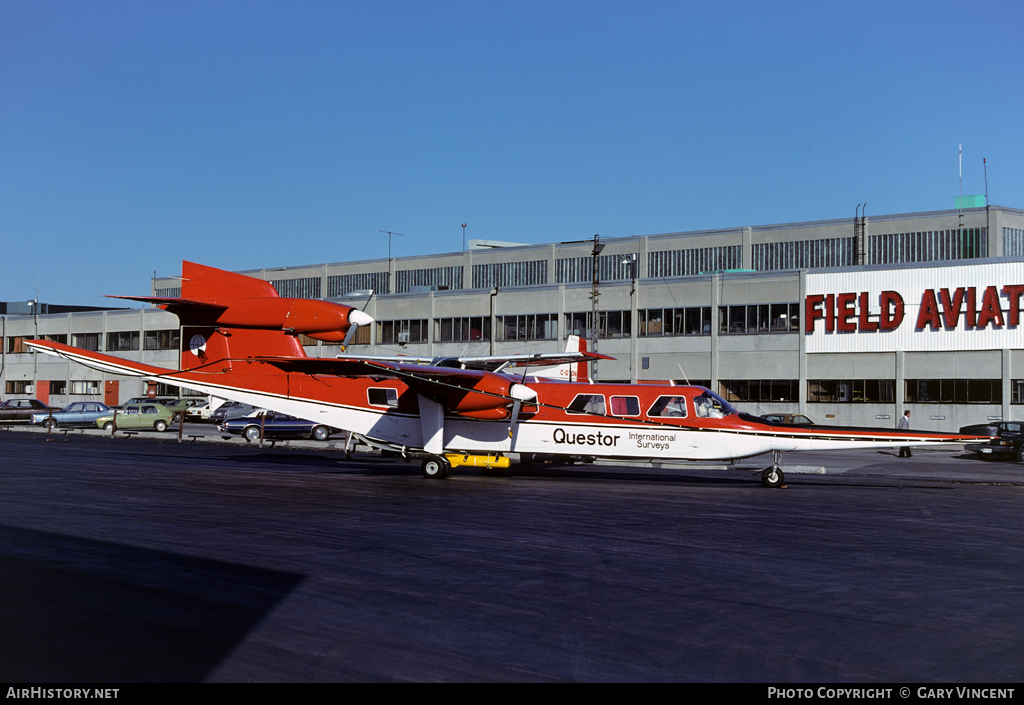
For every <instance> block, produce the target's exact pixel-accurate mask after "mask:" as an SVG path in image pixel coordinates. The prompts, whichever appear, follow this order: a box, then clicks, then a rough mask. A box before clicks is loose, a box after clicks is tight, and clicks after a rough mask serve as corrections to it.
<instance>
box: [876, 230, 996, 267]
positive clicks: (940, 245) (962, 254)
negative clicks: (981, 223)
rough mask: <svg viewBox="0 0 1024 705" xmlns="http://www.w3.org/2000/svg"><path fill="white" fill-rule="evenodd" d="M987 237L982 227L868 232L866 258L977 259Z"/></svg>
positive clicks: (884, 261)
mask: <svg viewBox="0 0 1024 705" xmlns="http://www.w3.org/2000/svg"><path fill="white" fill-rule="evenodd" d="M986 238H987V234H986V229H985V228H964V229H963V230H929V231H927V232H914V233H888V234H883V235H869V236H868V244H867V258H868V260H869V262H870V263H871V264H895V263H898V262H934V261H936V260H951V259H976V258H978V257H982V256H983V253H986V251H987V247H986V246H985V245H986Z"/></svg>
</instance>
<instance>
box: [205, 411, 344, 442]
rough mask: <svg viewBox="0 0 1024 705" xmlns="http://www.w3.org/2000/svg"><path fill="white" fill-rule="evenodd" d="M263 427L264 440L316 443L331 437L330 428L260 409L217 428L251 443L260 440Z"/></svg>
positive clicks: (225, 422)
mask: <svg viewBox="0 0 1024 705" xmlns="http://www.w3.org/2000/svg"><path fill="white" fill-rule="evenodd" d="M261 423H262V425H263V438H264V439H269V440H280V439H286V438H300V439H301V438H311V439H313V440H315V441H326V440H329V439H330V437H331V432H332V431H333V429H332V428H331V427H330V426H324V425H323V424H319V423H313V422H312V421H307V420H305V419H298V418H295V417H294V416H288V415H287V414H279V413H277V412H275V411H266V410H264V409H259V410H257V411H256V412H255V413H253V414H251V415H249V416H240V417H236V418H233V419H228V420H227V421H224V422H222V423H220V424H219V425H218V426H217V430H218V431H220V432H221V433H232V434H235V435H241V436H242V437H244V438H245V440H246V441H247V442H249V443H256V442H258V441H259V440H260V425H261Z"/></svg>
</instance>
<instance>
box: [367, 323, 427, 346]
mask: <svg viewBox="0 0 1024 705" xmlns="http://www.w3.org/2000/svg"><path fill="white" fill-rule="evenodd" d="M425 342H427V319H426V318H420V319H411V320H402V321H377V344H378V345H382V344H392V343H400V344H401V343H425Z"/></svg>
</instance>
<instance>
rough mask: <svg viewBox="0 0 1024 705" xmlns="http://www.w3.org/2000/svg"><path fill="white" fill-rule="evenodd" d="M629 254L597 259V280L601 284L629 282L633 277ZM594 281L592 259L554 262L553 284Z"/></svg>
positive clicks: (586, 257) (631, 261)
mask: <svg viewBox="0 0 1024 705" xmlns="http://www.w3.org/2000/svg"><path fill="white" fill-rule="evenodd" d="M635 274H636V273H635V272H634V271H633V260H632V255H630V254H618V255H601V256H600V257H598V258H597V279H598V281H602V282H612V281H623V280H630V279H632V278H633V277H634V276H635ZM590 281H594V257H593V256H585V257H566V258H563V259H559V260H555V282H556V283H558V284H571V283H573V282H590Z"/></svg>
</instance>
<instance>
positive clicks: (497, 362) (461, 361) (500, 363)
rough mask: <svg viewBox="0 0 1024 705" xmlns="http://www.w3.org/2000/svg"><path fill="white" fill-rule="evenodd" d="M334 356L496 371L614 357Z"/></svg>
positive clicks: (572, 354)
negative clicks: (507, 368)
mask: <svg viewBox="0 0 1024 705" xmlns="http://www.w3.org/2000/svg"><path fill="white" fill-rule="evenodd" d="M336 359H338V360H346V361H360V360H362V361H366V362H387V363H395V364H400V365H405V364H412V365H427V366H433V367H443V368H445V369H451V368H454V367H456V366H459V367H465V368H467V369H473V370H486V371H489V372H497V371H499V370H502V369H504V368H506V367H527V366H534V365H543V366H545V367H547V366H554V365H570V364H573V363H578V362H589V361H591V360H614V359H615V358H614V357H611V356H609V355H602V354H600V353H595V352H588V351H582V352H554V353H532V354H531V353H527V354H519V355H473V356H460V357H431V358H427V357H413V356H405V355H345V354H341V355H338V356H337V358H336Z"/></svg>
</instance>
